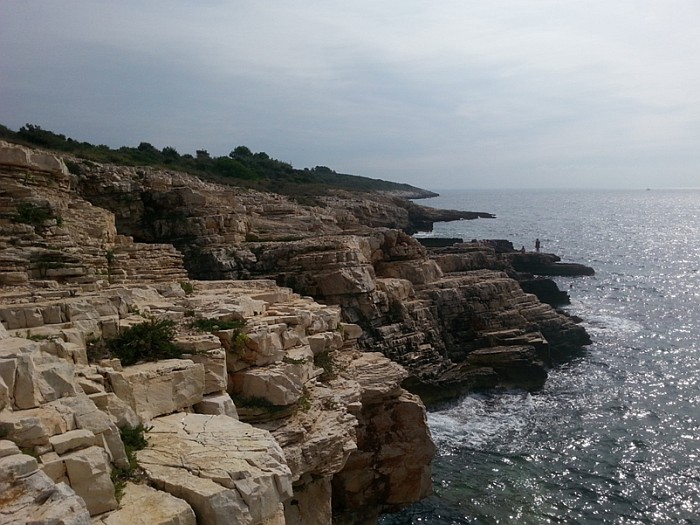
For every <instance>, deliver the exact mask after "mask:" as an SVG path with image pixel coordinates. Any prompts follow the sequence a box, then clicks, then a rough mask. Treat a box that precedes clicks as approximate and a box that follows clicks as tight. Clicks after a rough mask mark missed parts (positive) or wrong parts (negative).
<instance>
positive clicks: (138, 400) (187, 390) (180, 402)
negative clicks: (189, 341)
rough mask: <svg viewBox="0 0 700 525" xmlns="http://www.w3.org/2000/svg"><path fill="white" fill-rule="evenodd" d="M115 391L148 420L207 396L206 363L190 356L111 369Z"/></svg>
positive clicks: (111, 380) (139, 414)
mask: <svg viewBox="0 0 700 525" xmlns="http://www.w3.org/2000/svg"><path fill="white" fill-rule="evenodd" d="M108 377H109V381H110V383H111V385H112V389H113V390H114V393H115V394H116V395H117V396H119V397H120V398H121V399H122V400H124V401H126V402H127V403H128V404H129V405H130V406H131V407H132V408H133V409H134V411H136V413H137V414H138V416H139V417H140V418H141V419H142V420H144V421H147V420H150V419H153V418H154V417H156V416H160V415H163V414H170V413H172V412H175V411H177V410H181V409H183V408H187V407H191V406H192V405H194V404H195V403H199V402H200V401H201V400H202V397H203V396H204V366H203V365H202V364H200V363H193V362H192V361H191V360H189V359H166V360H164V361H158V362H156V363H143V364H139V365H134V366H130V367H126V368H125V369H124V371H123V372H110V373H109V374H108Z"/></svg>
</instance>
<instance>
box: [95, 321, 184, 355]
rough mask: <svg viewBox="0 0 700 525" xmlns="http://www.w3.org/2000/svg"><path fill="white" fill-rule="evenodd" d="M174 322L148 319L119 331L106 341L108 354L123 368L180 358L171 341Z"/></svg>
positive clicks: (178, 350)
mask: <svg viewBox="0 0 700 525" xmlns="http://www.w3.org/2000/svg"><path fill="white" fill-rule="evenodd" d="M174 339H175V322H174V321H171V320H169V319H149V320H148V321H145V322H143V323H140V324H136V325H134V326H131V327H129V328H126V329H124V330H122V331H121V333H120V334H119V335H118V336H117V337H115V338H113V339H108V340H107V341H106V344H107V348H108V350H109V352H110V354H111V355H112V356H114V357H118V358H119V359H120V360H121V362H122V364H123V365H125V366H129V365H133V364H136V363H138V362H139V361H158V360H159V359H172V358H179V357H181V356H182V351H181V350H180V349H178V348H177V347H176V346H175V344H174V343H173V340H174Z"/></svg>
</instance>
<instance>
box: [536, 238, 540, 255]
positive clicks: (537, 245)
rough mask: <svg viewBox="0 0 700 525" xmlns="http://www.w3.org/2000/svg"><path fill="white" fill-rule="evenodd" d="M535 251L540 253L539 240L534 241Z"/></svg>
mask: <svg viewBox="0 0 700 525" xmlns="http://www.w3.org/2000/svg"><path fill="white" fill-rule="evenodd" d="M535 251H536V252H537V253H540V240H539V239H535Z"/></svg>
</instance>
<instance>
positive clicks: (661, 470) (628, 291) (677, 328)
mask: <svg viewBox="0 0 700 525" xmlns="http://www.w3.org/2000/svg"><path fill="white" fill-rule="evenodd" d="M424 203H425V204H426V205H429V206H435V207H440V208H454V209H466V210H472V211H488V212H494V213H496V215H497V216H498V218H497V219H495V220H488V219H479V220H476V221H459V222H453V223H441V224H438V225H436V228H435V232H434V234H433V235H435V236H442V237H462V238H465V239H466V240H470V239H472V238H477V239H486V238H499V239H503V238H506V239H509V240H512V241H513V243H514V245H515V247H516V248H519V247H520V246H525V247H526V248H527V249H532V248H533V247H534V239H535V238H539V239H540V240H541V241H542V246H543V250H544V251H547V252H552V253H556V254H558V255H560V256H561V257H562V259H563V260H564V261H568V262H581V263H584V264H588V265H591V266H593V267H594V268H595V270H596V275H595V276H592V277H580V278H558V279H557V282H558V284H559V286H560V288H562V289H565V290H567V291H569V293H570V295H571V298H572V305H571V306H570V307H568V308H567V310H568V311H569V312H570V313H572V314H575V315H577V316H580V317H581V318H583V319H584V326H585V327H586V329H587V330H588V331H589V333H590V334H591V336H592V338H593V341H594V342H593V344H592V345H591V346H589V347H588V349H587V351H586V352H585V354H584V355H583V356H582V357H580V358H577V359H575V360H573V361H572V362H570V363H567V364H565V365H563V366H561V367H559V368H558V369H556V370H553V371H551V372H550V377H549V379H548V381H547V383H546V385H545V387H544V388H543V389H542V391H540V392H536V393H533V394H531V395H530V394H527V393H524V392H503V391H495V392H489V393H481V394H470V395H467V396H465V397H463V398H462V399H460V400H458V401H456V402H453V403H450V404H446V405H442V406H437V407H432V408H431V413H430V414H429V422H430V426H431V429H432V432H433V435H434V439H435V441H436V443H437V445H438V457H437V458H436V460H435V463H434V469H433V471H434V475H433V478H434V486H435V495H434V496H432V497H430V498H428V499H427V500H425V501H423V502H420V503H418V504H416V505H414V506H413V507H411V508H409V509H407V510H405V511H403V512H402V513H400V514H397V515H393V516H388V517H386V518H384V519H383V523H385V524H395V525H396V524H412V523H426V524H461V523H465V524H467V523H469V524H482V523H484V524H494V523H504V524H511V523H512V524H541V523H566V524H601V523H609V524H630V525H632V524H635V525H636V524H639V525H642V524H644V525H650V524H654V525H656V524H669V525H670V524H674V525H675V524H679V523H686V524H700V460H699V457H700V452H699V451H700V386H699V385H700V383H699V381H698V378H699V377H700V302H699V300H700V214H698V211H697V210H698V209H700V191H698V190H694V191H679V190H664V191H661V190H659V191H613V192H605V191H565V190H558V191H534V190H533V191H526V192H516V191H505V190H504V191H492V192H489V191H477V192H464V193H459V192H450V193H449V194H446V196H445V197H438V198H436V199H428V200H426V201H424Z"/></svg>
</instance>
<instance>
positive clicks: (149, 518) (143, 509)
mask: <svg viewBox="0 0 700 525" xmlns="http://www.w3.org/2000/svg"><path fill="white" fill-rule="evenodd" d="M196 523H197V520H196V518H195V515H194V511H193V510H192V507H190V506H189V505H188V504H187V503H186V502H185V501H184V500H182V499H180V498H176V497H175V496H173V495H171V494H168V493H167V492H163V491H160V490H156V489H154V488H151V487H149V486H148V485H137V484H135V483H127V484H126V487H125V488H124V495H123V496H122V499H121V501H120V505H119V510H117V511H115V512H112V513H110V514H109V515H108V516H106V517H105V518H102V519H98V520H97V521H95V522H93V525H196Z"/></svg>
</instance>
